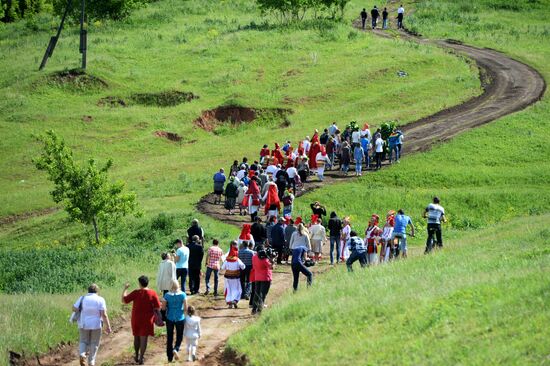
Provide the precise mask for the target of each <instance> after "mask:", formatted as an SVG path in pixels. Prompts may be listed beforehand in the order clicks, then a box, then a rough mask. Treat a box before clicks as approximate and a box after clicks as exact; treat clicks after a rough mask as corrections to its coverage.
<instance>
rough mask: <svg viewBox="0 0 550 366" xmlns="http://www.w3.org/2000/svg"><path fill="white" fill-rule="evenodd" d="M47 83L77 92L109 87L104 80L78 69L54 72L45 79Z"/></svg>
mask: <svg viewBox="0 0 550 366" xmlns="http://www.w3.org/2000/svg"><path fill="white" fill-rule="evenodd" d="M47 82H48V84H50V85H54V86H57V87H60V88H66V89H73V90H77V91H90V90H91V91H93V90H99V89H104V88H106V87H108V86H109V85H108V84H107V82H106V81H105V80H103V79H101V78H99V77H97V76H94V75H90V74H87V73H86V72H85V71H82V70H80V69H73V70H63V71H58V72H54V73H53V74H51V75H49V76H48V77H47Z"/></svg>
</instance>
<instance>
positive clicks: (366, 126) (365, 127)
mask: <svg viewBox="0 0 550 366" xmlns="http://www.w3.org/2000/svg"><path fill="white" fill-rule="evenodd" d="M368 129H369V124H368V123H366V122H365V124H364V125H363V131H364V130H368Z"/></svg>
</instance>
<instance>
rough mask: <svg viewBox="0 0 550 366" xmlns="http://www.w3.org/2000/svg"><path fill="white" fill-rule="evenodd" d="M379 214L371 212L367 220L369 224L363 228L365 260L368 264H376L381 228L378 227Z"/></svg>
mask: <svg viewBox="0 0 550 366" xmlns="http://www.w3.org/2000/svg"><path fill="white" fill-rule="evenodd" d="M379 221H380V216H378V215H377V214H373V215H372V216H371V218H370V220H369V226H368V227H367V229H366V230H365V242H366V243H367V260H368V263H369V266H372V265H375V264H378V253H377V251H378V244H379V241H380V235H382V230H380V228H379V227H378V222H379Z"/></svg>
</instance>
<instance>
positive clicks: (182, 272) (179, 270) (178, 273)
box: [176, 268, 187, 292]
mask: <svg viewBox="0 0 550 366" xmlns="http://www.w3.org/2000/svg"><path fill="white" fill-rule="evenodd" d="M180 277H181V280H180V281H181V290H182V291H183V292H185V282H186V281H187V268H176V278H177V279H180Z"/></svg>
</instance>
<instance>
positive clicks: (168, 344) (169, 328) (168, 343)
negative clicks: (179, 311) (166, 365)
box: [166, 320, 185, 362]
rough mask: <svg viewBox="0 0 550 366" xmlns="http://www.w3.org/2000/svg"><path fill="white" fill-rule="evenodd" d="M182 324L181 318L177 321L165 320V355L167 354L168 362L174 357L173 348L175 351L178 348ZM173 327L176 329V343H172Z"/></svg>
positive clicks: (181, 338)
mask: <svg viewBox="0 0 550 366" xmlns="http://www.w3.org/2000/svg"><path fill="white" fill-rule="evenodd" d="M184 324H185V322H184V321H183V320H182V321H179V322H173V321H170V320H167V321H166V356H168V361H170V362H172V358H173V357H174V350H176V352H179V350H180V346H181V341H182V340H183V326H184ZM174 328H175V329H176V344H174Z"/></svg>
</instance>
